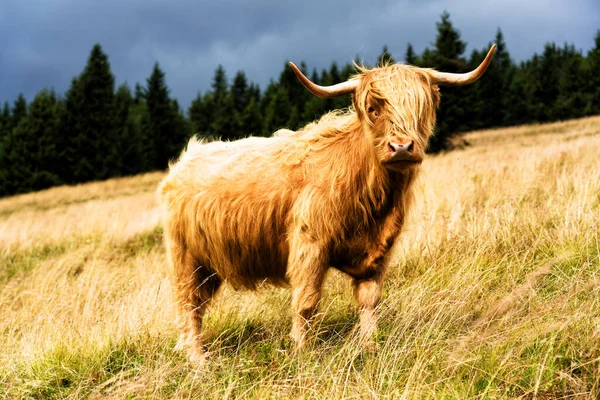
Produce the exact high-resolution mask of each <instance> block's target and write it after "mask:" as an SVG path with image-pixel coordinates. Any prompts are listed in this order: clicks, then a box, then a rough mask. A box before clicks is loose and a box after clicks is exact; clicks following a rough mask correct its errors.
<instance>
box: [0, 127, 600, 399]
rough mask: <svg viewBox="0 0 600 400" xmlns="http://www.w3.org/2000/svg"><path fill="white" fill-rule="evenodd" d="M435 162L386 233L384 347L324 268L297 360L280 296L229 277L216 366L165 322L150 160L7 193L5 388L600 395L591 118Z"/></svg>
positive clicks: (597, 164) (1, 222) (599, 240)
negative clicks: (395, 232)
mask: <svg viewBox="0 0 600 400" xmlns="http://www.w3.org/2000/svg"><path fill="white" fill-rule="evenodd" d="M465 139H466V140H467V141H468V142H469V143H470V144H471V146H468V147H466V148H465V149H463V150H458V151H453V152H450V153H448V154H444V155H440V156H436V157H429V158H428V159H427V160H426V162H425V163H424V166H423V169H424V171H423V174H422V178H421V179H420V191H419V202H418V204H417V207H415V210H414V216H413V218H412V220H411V222H410V223H409V225H408V226H407V227H406V229H405V232H404V234H403V237H402V240H401V241H400V242H399V243H398V244H397V246H396V248H395V259H396V261H397V262H395V264H397V265H395V266H394V267H393V268H391V270H392V271H391V274H390V277H389V279H388V280H387V282H386V288H385V297H384V301H383V303H382V304H381V306H380V310H379V312H380V314H381V329H380V330H379V332H378V337H377V341H378V351H377V353H376V354H371V353H362V352H361V351H360V348H359V346H358V345H357V338H356V337H355V333H354V331H353V326H354V324H355V323H356V321H357V315H356V311H355V308H354V302H353V300H352V295H351V290H350V285H349V281H348V280H347V279H345V278H342V275H341V274H339V273H335V272H332V273H331V274H330V276H329V279H328V280H327V284H326V293H325V298H324V300H323V303H322V308H321V310H322V315H321V320H320V324H319V325H318V330H317V331H316V332H315V339H314V343H312V345H311V347H310V348H309V349H308V350H307V351H306V352H304V353H302V354H300V355H293V354H291V352H290V346H291V343H290V340H289V339H288V337H287V334H288V331H289V328H290V321H289V319H290V318H289V311H288V309H289V303H290V299H289V293H288V292H287V291H285V290H281V289H270V288H265V290H264V291H262V292H259V293H245V292H241V293H239V292H233V291H232V290H230V289H229V288H226V289H225V290H224V292H223V293H222V295H221V296H220V298H219V300H218V301H217V302H216V303H215V304H214V306H213V307H212V308H211V310H210V312H209V316H208V318H207V324H206V325H207V327H206V328H207V335H208V341H209V350H210V351H211V352H212V357H211V363H210V365H209V366H208V368H205V369H195V368H194V367H193V366H190V365H189V364H187V363H186V362H185V358H184V357H183V355H182V354H179V353H176V352H175V351H173V345H174V342H175V341H176V337H177V332H176V330H175V326H174V323H173V312H174V310H173V308H172V305H171V297H170V296H171V293H170V288H169V285H168V279H167V276H166V268H165V256H164V251H163V248H162V239H161V229H160V225H159V212H158V209H157V206H156V202H155V193H154V190H155V187H156V184H157V183H158V181H159V180H160V179H161V177H162V176H163V175H162V174H161V173H152V174H146V175H142V176H138V177H133V178H123V179H115V180H110V181H107V182H97V183H90V184H85V185H80V186H78V187H60V188H54V189H50V190H47V191H43V192H39V193H32V194H27V195H23V196H16V197H11V198H6V199H2V200H0V255H1V262H2V266H0V285H1V286H0V288H1V289H0V393H5V397H6V398H47V397H50V398H82V397H86V398H128V397H143V398H190V397H191V398H360V399H364V398H415V399H421V398H457V399H463V398H561V397H567V398H598V396H600V371H599V366H600V117H594V118H587V119H582V120H576V121H568V122H563V123H556V124H548V125H530V126H523V127H516V128H509V129H499V130H490V131H481V132H472V133H469V134H467V135H466V136H465Z"/></svg>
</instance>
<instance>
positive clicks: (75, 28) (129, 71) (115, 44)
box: [0, 0, 600, 108]
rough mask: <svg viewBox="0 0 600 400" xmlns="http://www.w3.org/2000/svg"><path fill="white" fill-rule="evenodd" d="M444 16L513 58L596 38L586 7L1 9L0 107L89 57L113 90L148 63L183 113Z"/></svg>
mask: <svg viewBox="0 0 600 400" xmlns="http://www.w3.org/2000/svg"><path fill="white" fill-rule="evenodd" d="M443 10H448V11H449V12H450V14H451V20H452V22H453V23H454V25H455V26H456V27H457V28H458V29H459V30H460V31H461V34H462V37H463V39H464V40H465V41H467V42H468V43H469V48H468V50H467V52H470V51H471V50H472V49H473V48H478V49H481V48H483V47H485V46H486V45H487V44H488V42H490V41H492V40H493V38H494V35H495V32H496V29H497V28H498V27H501V28H502V30H503V32H504V34H505V38H506V42H507V45H508V49H509V51H510V52H511V55H512V56H513V58H515V59H517V60H521V59H524V58H529V57H530V56H531V55H532V54H533V53H534V52H541V51H542V50H543V45H544V43H546V42H548V41H554V42H556V43H557V44H560V45H562V44H563V43H564V42H568V43H574V44H575V45H576V47H577V48H580V49H582V50H584V51H586V52H587V50H589V49H590V48H591V47H592V46H593V36H594V33H595V31H596V30H597V29H600V3H599V2H597V0H584V1H578V2H570V1H566V0H546V1H541V0H530V1H523V0H519V1H516V0H507V1H502V2H500V1H498V2H489V1H481V0H465V1H463V0H461V1H459V0H454V1H451V0H444V1H442V0H439V1H435V0H431V1H417V0H409V1H380V2H377V3H375V2H370V3H369V2H364V1H356V0H346V1H341V0H335V1H327V2H326V1H314V0H311V1H303V2H298V1H296V2H285V1H277V0H269V1H266V0H262V1H232V0H224V1H210V2H209V1H193V0H183V1H177V2H172V1H159V0H127V1H123V0H106V1H102V2H99V1H81V0H43V1H40V0H3V1H2V2H1V3H0V38H2V42H1V44H0V100H10V101H12V100H14V99H15V98H16V96H17V94H18V93H19V92H23V93H24V94H25V95H26V96H27V97H28V98H31V97H32V96H33V95H34V94H35V93H36V92H38V91H39V90H40V89H41V88H42V87H54V88H55V89H56V90H57V91H58V92H59V93H64V91H65V90H66V89H67V88H68V86H69V83H70V81H71V79H72V77H73V76H75V75H76V74H78V73H80V72H81V70H82V69H83V66H84V64H85V61H86V58H87V56H88V54H89V51H90V49H91V47H92V45H93V44H94V43H95V42H99V43H100V44H102V46H103V48H104V50H105V52H107V53H108V55H109V57H110V61H111V66H112V69H113V73H114V74H115V75H116V79H117V83H122V82H124V81H127V82H128V83H129V84H130V86H133V84H134V83H135V82H140V83H143V82H144V81H145V79H146V77H147V76H148V75H149V73H150V71H151V68H152V64H153V63H154V62H155V61H158V62H159V63H160V65H161V67H162V68H163V69H164V70H165V72H166V74H167V83H168V85H169V87H170V88H171V92H172V94H173V95H174V96H176V97H178V98H179V100H180V104H182V106H184V107H185V108H187V106H188V105H189V102H190V100H191V99H192V98H193V97H194V96H195V95H196V93H197V91H198V90H201V91H205V90H207V89H208V88H209V86H210V81H211V78H212V75H213V72H214V70H215V68H216V67H217V65H218V64H222V65H223V66H224V67H225V69H226V71H227V73H228V76H229V77H230V78H231V77H232V76H233V75H234V74H235V72H236V71H237V70H244V71H245V72H246V74H247V75H248V77H249V79H250V80H252V81H254V82H257V83H259V84H260V86H261V88H263V89H264V87H265V86H266V84H267V83H268V81H269V79H271V78H275V79H276V78H277V74H278V73H280V72H281V69H282V67H283V65H284V62H285V60H293V61H295V62H300V61H302V60H304V61H306V62H307V63H308V65H309V67H313V66H315V67H317V68H323V67H327V66H329V65H330V63H331V61H332V60H336V61H338V62H339V63H345V62H348V61H350V60H352V59H353V58H355V57H356V56H357V55H358V56H359V57H360V58H362V59H364V60H365V61H366V62H373V61H374V60H375V57H376V56H377V54H379V53H380V52H381V49H382V47H383V45H384V44H387V45H388V46H389V49H390V51H391V52H392V53H393V54H394V55H395V56H396V58H397V59H402V56H403V54H404V51H405V49H406V44H407V43H408V42H411V43H412V44H413V45H414V47H415V49H416V51H417V52H421V51H422V50H423V49H424V48H425V47H426V46H431V43H432V42H433V40H434V39H435V22H436V21H438V20H439V16H440V14H441V13H442V11H443Z"/></svg>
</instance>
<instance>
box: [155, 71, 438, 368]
mask: <svg viewBox="0 0 600 400" xmlns="http://www.w3.org/2000/svg"><path fill="white" fill-rule="evenodd" d="M429 71H430V70H427V69H421V68H416V67H411V66H407V65H388V66H383V67H380V68H375V69H372V70H367V69H361V73H360V74H359V75H357V76H356V77H354V78H353V79H357V80H359V82H360V83H359V86H358V88H357V89H356V91H355V93H354V95H353V106H352V107H351V108H350V109H348V110H345V111H337V112H332V113H329V114H327V115H325V116H323V117H322V118H321V119H320V120H319V121H317V122H313V123H310V124H308V125H307V126H305V127H304V128H302V129H300V130H299V131H297V132H292V131H289V130H282V131H279V132H276V134H275V135H274V136H273V137H272V138H257V137H250V138H246V139H242V140H238V141H235V142H212V143H205V142H203V141H202V140H198V139H195V138H193V139H192V140H190V142H189V144H188V146H187V150H186V151H184V152H183V153H182V155H181V157H180V159H179V160H178V161H177V163H175V164H173V165H171V166H170V172H169V174H168V176H167V177H166V178H165V179H164V181H163V182H162V183H161V185H160V188H159V193H160V198H161V201H162V203H163V204H164V209H165V238H166V246H167V252H168V258H169V262H170V265H171V267H172V277H173V284H174V288H175V294H176V296H177V303H178V305H179V311H180V317H181V323H182V324H183V326H182V328H183V332H184V333H183V334H182V336H181V338H180V342H179V345H180V346H183V345H189V346H190V348H191V350H190V357H191V359H193V360H198V361H201V360H203V359H204V352H203V349H202V340H201V327H202V317H203V315H204V313H205V310H206V306H207V305H208V303H209V301H210V300H211V298H212V297H213V296H214V295H215V293H216V292H217V290H218V289H219V287H220V286H221V284H222V282H224V281H227V282H229V283H230V284H231V285H232V286H233V287H235V288H239V289H255V288H256V287H257V285H258V284H259V283H262V282H265V281H266V282H270V283H273V284H275V285H289V286H291V288H292V307H293V329H292V333H291V334H292V337H293V338H294V340H295V342H296V344H297V346H298V347H302V345H303V344H304V338H305V333H306V331H307V329H308V328H309V326H310V322H311V318H312V317H313V316H314V314H315V312H316V310H317V303H318V302H319V299H320V294H321V286H322V283H323V279H324V277H325V274H326V271H327V269H328V268H329V267H333V268H336V269H338V270H341V271H343V272H345V273H346V274H348V275H349V276H350V277H351V278H352V279H353V280H354V287H355V297H356V301H357V303H358V306H359V308H360V329H361V334H362V335H363V337H364V338H365V339H366V340H367V342H368V341H369V339H370V337H371V336H372V333H373V332H374V331H375V329H376V316H375V313H374V309H375V307H376V306H377V304H378V302H379V299H380V296H381V285H382V281H383V277H384V274H385V270H386V256H387V255H388V251H389V249H390V248H391V246H392V245H393V243H394V241H395V239H396V238H397V237H398V235H399V233H400V230H401V228H402V225H403V223H404V219H405V215H406V213H407V210H408V209H409V207H410V204H411V200H412V198H413V194H412V190H411V187H412V184H413V181H414V178H415V176H416V175H417V173H418V169H419V164H420V160H421V159H422V156H423V154H424V149H425V146H426V144H427V141H428V139H429V137H430V135H431V134H432V131H433V127H434V124H435V116H436V114H435V108H436V106H437V105H438V103H439V91H438V87H437V86H436V85H435V84H432V79H431V76H430V73H429ZM411 140H412V141H413V144H414V149H413V151H414V154H416V157H417V159H418V160H417V162H414V163H405V162H403V163H397V164H388V163H387V161H389V157H390V142H394V143H401V144H402V143H408V142H409V141H411Z"/></svg>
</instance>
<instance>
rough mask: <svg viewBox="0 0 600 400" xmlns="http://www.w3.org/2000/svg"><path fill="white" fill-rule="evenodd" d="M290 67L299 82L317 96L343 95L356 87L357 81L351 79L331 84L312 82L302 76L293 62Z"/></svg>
mask: <svg viewBox="0 0 600 400" xmlns="http://www.w3.org/2000/svg"><path fill="white" fill-rule="evenodd" d="M290 67H292V70H293V71H294V73H295V74H296V76H297V77H298V79H299V80H300V82H302V84H303V85H304V87H305V88H306V89H308V91H309V92H311V93H312V94H314V95H315V96H318V97H323V98H325V99H328V98H331V97H338V96H343V95H345V94H350V93H353V92H354V91H355V90H356V88H357V87H358V81H357V80H352V79H351V80H349V81H346V82H342V83H338V84H335V85H331V86H320V85H317V84H316V83H314V82H312V81H311V80H310V79H308V78H307V77H306V76H304V74H303V73H302V71H300V69H298V67H296V65H295V64H294V63H293V62H290Z"/></svg>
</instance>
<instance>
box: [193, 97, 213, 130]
mask: <svg viewBox="0 0 600 400" xmlns="http://www.w3.org/2000/svg"><path fill="white" fill-rule="evenodd" d="M212 103H213V99H212V94H211V93H210V92H209V93H206V94H205V95H204V96H202V94H201V93H200V92H198V95H197V96H196V98H195V99H194V100H192V104H191V105H190V108H189V109H188V115H189V116H190V121H191V124H192V132H193V134H194V135H198V136H201V137H205V138H207V137H210V136H211V132H210V121H211V116H210V111H211V110H210V106H211V104H212Z"/></svg>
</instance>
